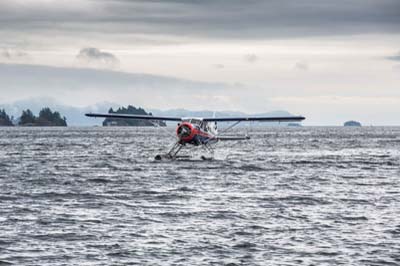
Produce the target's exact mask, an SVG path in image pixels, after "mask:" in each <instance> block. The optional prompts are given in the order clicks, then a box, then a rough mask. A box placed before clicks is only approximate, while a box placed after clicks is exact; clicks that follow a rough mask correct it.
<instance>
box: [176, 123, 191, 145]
mask: <svg viewBox="0 0 400 266" xmlns="http://www.w3.org/2000/svg"><path fill="white" fill-rule="evenodd" d="M176 135H177V136H178V138H179V139H180V140H182V141H190V140H192V139H193V137H194V135H195V130H194V128H193V125H191V124H190V123H182V124H180V125H179V126H178V127H177V129H176Z"/></svg>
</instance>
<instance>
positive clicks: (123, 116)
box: [85, 113, 182, 121]
mask: <svg viewBox="0 0 400 266" xmlns="http://www.w3.org/2000/svg"><path fill="white" fill-rule="evenodd" d="M85 115H86V116H89V117H104V118H120V119H137V120H162V121H182V118H181V117H170V116H152V115H129V114H116V113H112V114H95V113H87V114H85Z"/></svg>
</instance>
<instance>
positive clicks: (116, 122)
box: [103, 105, 166, 127]
mask: <svg viewBox="0 0 400 266" xmlns="http://www.w3.org/2000/svg"><path fill="white" fill-rule="evenodd" d="M108 113H109V114H130V115H153V114H152V113H147V112H146V111H145V110H144V109H143V108H141V107H139V108H136V107H134V106H132V105H128V107H127V108H125V107H120V108H118V110H116V111H114V110H113V109H112V108H110V110H109V111H108ZM154 125H157V126H161V127H165V126H166V124H165V122H163V121H147V120H136V119H120V118H106V119H104V121H103V126H119V127H130V126H131V127H132V126H133V127H150V126H154Z"/></svg>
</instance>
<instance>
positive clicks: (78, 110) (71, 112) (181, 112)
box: [0, 98, 292, 126]
mask: <svg viewBox="0 0 400 266" xmlns="http://www.w3.org/2000/svg"><path fill="white" fill-rule="evenodd" d="M132 104H133V105H134V103H132ZM43 106H47V107H49V108H51V109H52V110H57V111H58V112H60V113H61V114H62V115H63V116H65V117H66V118H67V123H68V125H69V126H94V125H98V126H100V125H102V122H103V121H104V119H102V118H98V119H94V118H90V117H86V116H85V113H90V112H92V113H108V111H109V110H110V108H113V109H118V108H119V107H121V105H120V104H117V103H112V102H102V103H97V104H95V105H93V106H86V107H74V106H68V105H64V104H62V103H60V102H58V101H56V100H54V99H52V98H33V99H27V100H21V101H16V102H13V103H7V104H1V103H0V109H5V111H6V112H7V113H8V114H9V115H10V116H13V117H19V116H21V113H22V111H23V110H26V109H30V110H31V111H32V112H33V113H39V111H40V110H41V109H42V108H43ZM142 108H144V109H145V110H146V112H151V113H152V114H153V115H156V116H157V115H158V116H178V117H185V116H187V117H191V116H193V117H212V116H213V113H214V111H210V110H203V111H193V110H187V109H171V110H159V109H151V108H145V107H142ZM245 115H253V116H288V115H292V114H291V113H289V112H287V111H283V110H282V111H271V112H265V113H257V114H246V113H243V112H238V111H218V112H216V116H217V117H221V116H228V117H232V116H245ZM167 124H168V123H167ZM275 124H276V123H268V125H275Z"/></svg>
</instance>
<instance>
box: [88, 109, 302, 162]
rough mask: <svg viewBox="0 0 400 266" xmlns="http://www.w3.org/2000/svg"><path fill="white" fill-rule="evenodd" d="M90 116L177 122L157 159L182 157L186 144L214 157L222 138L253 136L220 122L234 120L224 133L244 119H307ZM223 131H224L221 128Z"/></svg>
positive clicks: (292, 118) (289, 118)
mask: <svg viewBox="0 0 400 266" xmlns="http://www.w3.org/2000/svg"><path fill="white" fill-rule="evenodd" d="M85 115H86V116H88V117H102V118H112V119H136V120H146V121H149V122H150V123H151V124H153V125H154V126H156V127H158V126H159V123H157V122H159V121H173V122H177V127H176V130H175V132H176V137H177V140H176V142H175V143H174V144H173V146H172V148H171V149H170V150H169V151H168V152H167V153H166V154H164V155H157V156H155V160H162V159H172V160H174V159H178V158H179V156H178V153H179V152H180V151H181V149H182V148H183V147H185V146H200V147H202V148H204V150H206V151H207V152H209V153H210V154H211V155H212V156H211V157H205V156H201V158H202V159H203V160H207V159H212V158H213V154H214V145H215V144H216V143H217V142H219V141H240V140H248V139H250V137H249V136H248V135H247V134H246V135H245V136H226V135H225V136H223V135H221V134H219V133H218V127H217V122H231V123H232V124H231V125H229V126H227V127H226V128H224V130H223V132H222V133H226V132H228V131H229V130H230V129H232V128H233V127H235V126H237V125H238V124H239V123H240V122H254V121H257V122H299V121H302V120H304V119H305V117H303V116H280V117H268V116H248V117H215V113H214V116H213V117H205V118H199V117H169V116H153V115H131V114H116V113H108V114H99V113H87V114H85ZM220 133H221V132H220Z"/></svg>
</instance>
